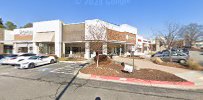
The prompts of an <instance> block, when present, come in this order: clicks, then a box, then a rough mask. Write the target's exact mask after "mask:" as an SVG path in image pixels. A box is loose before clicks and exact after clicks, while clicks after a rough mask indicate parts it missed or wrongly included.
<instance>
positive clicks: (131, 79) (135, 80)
mask: <svg viewBox="0 0 203 100" xmlns="http://www.w3.org/2000/svg"><path fill="white" fill-rule="evenodd" d="M90 78H96V79H104V80H118V81H125V82H133V83H143V84H162V85H180V86H194V85H195V84H194V83H193V82H189V81H188V82H169V81H154V80H143V79H136V78H120V77H112V76H98V75H90Z"/></svg>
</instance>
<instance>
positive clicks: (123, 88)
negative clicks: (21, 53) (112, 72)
mask: <svg viewBox="0 0 203 100" xmlns="http://www.w3.org/2000/svg"><path fill="white" fill-rule="evenodd" d="M80 68H81V66H80V64H73V63H57V64H52V65H45V66H41V67H37V68H33V69H25V70H19V69H15V68H14V67H12V66H0V90H1V91H0V100H55V99H56V98H58V100H99V99H98V98H100V99H101V100H149V99H150V100H202V98H203V95H202V94H203V90H177V89H166V88H157V87H147V86H139V85H131V84H123V83H114V82H104V81H96V80H87V79H79V78H75V77H74V76H75V75H74V74H75V72H77V70H79V69H80ZM96 98H97V99H96Z"/></svg>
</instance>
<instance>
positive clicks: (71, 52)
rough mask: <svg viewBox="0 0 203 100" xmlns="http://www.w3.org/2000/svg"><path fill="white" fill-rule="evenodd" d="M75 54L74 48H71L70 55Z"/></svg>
mask: <svg viewBox="0 0 203 100" xmlns="http://www.w3.org/2000/svg"><path fill="white" fill-rule="evenodd" d="M72 54H73V47H72V46H71V47H70V55H72Z"/></svg>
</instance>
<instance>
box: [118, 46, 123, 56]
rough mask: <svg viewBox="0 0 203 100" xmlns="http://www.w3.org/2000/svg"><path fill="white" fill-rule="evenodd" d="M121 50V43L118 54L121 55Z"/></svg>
mask: <svg viewBox="0 0 203 100" xmlns="http://www.w3.org/2000/svg"><path fill="white" fill-rule="evenodd" d="M121 52H122V48H121V45H120V49H119V56H121Z"/></svg>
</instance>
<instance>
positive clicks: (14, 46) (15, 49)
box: [13, 43, 18, 54]
mask: <svg viewBox="0 0 203 100" xmlns="http://www.w3.org/2000/svg"><path fill="white" fill-rule="evenodd" d="M16 53H18V47H17V44H16V43H14V44H13V54H16Z"/></svg>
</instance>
